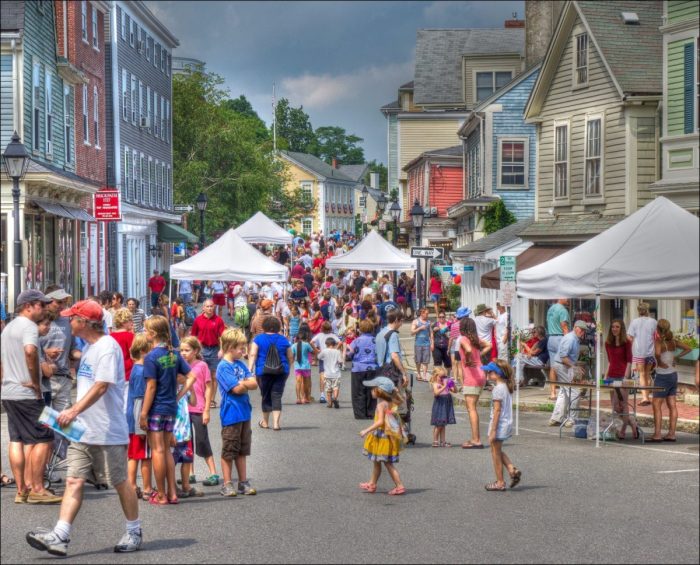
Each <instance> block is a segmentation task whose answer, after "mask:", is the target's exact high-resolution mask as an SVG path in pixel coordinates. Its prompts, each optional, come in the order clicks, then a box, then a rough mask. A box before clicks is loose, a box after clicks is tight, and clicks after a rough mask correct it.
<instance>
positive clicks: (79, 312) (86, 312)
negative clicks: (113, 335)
mask: <svg viewBox="0 0 700 565" xmlns="http://www.w3.org/2000/svg"><path fill="white" fill-rule="evenodd" d="M61 316H78V317H79V318H85V319H86V320H91V321H93V322H100V321H102V306H100V305H99V304H98V303H97V302H95V301H94V300H80V301H79V302H76V303H75V304H73V306H71V307H70V308H66V309H65V310H61Z"/></svg>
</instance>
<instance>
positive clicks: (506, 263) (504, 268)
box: [498, 255, 515, 282]
mask: <svg viewBox="0 0 700 565" xmlns="http://www.w3.org/2000/svg"><path fill="white" fill-rule="evenodd" d="M498 263H499V265H500V267H501V281H509V282H515V257H509V256H506V255H501V257H500V259H499V261H498Z"/></svg>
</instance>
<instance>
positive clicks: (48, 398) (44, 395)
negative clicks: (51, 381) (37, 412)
mask: <svg viewBox="0 0 700 565" xmlns="http://www.w3.org/2000/svg"><path fill="white" fill-rule="evenodd" d="M41 396H42V398H43V399H44V406H51V391H50V390H47V391H46V392H42V393H41Z"/></svg>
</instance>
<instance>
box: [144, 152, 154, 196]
mask: <svg viewBox="0 0 700 565" xmlns="http://www.w3.org/2000/svg"><path fill="white" fill-rule="evenodd" d="M155 184H156V183H155V170H154V168H153V157H151V156H150V155H149V156H148V199H146V202H145V203H146V204H148V205H149V206H153V189H154V188H155Z"/></svg>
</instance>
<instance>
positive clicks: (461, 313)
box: [455, 306, 472, 320]
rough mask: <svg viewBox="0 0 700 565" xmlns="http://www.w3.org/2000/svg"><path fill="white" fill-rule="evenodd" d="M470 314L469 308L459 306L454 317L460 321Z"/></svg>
mask: <svg viewBox="0 0 700 565" xmlns="http://www.w3.org/2000/svg"><path fill="white" fill-rule="evenodd" d="M471 313H472V311H471V310H470V308H469V306H460V307H459V308H457V312H455V317H456V318H457V319H458V320H461V319H462V318H466V317H467V316H469V315H470V314H471Z"/></svg>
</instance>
